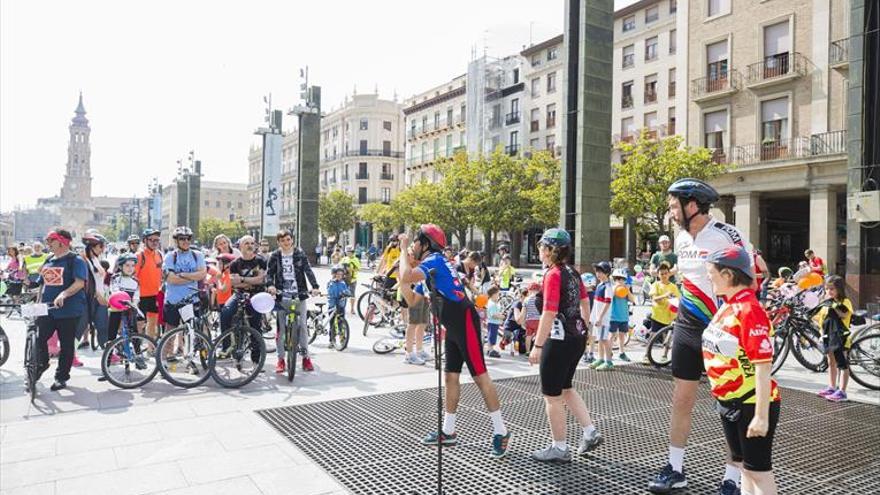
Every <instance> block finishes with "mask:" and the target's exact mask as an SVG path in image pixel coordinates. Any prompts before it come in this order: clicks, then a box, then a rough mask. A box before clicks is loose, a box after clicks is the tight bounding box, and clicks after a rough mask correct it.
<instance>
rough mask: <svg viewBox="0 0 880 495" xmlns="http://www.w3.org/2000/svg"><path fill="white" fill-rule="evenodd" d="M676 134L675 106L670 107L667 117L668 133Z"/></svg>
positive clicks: (669, 134) (668, 134)
mask: <svg viewBox="0 0 880 495" xmlns="http://www.w3.org/2000/svg"><path fill="white" fill-rule="evenodd" d="M673 134H675V107H669V113H668V116H667V117H666V135H667V136H671V135H673Z"/></svg>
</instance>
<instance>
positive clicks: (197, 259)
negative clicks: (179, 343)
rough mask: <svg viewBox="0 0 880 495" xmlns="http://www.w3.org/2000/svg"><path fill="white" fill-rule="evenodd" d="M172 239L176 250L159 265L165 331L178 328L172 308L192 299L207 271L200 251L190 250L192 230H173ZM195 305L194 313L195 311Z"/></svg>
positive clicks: (177, 319) (186, 228)
mask: <svg viewBox="0 0 880 495" xmlns="http://www.w3.org/2000/svg"><path fill="white" fill-rule="evenodd" d="M171 238H172V239H173V240H174V243H175V244H176V249H174V250H173V251H169V252H168V253H167V254H166V255H165V259H164V260H163V261H162V271H163V273H164V274H165V303H164V305H163V307H162V318H163V320H164V321H165V326H166V328H174V327H176V326H178V325H180V313H178V309H177V308H176V307H175V305H177V304H179V303H180V302H181V301H183V300H184V299H185V298H187V297H189V296H191V295H192V294H193V293H194V292H195V291H197V290H198V288H199V281H201V280H204V279H205V274H206V273H207V267H206V265H205V257H204V255H202V253H201V252H200V251H196V250H195V249H191V248H190V246H191V243H192V239H193V233H192V230H191V229H190V228H189V227H187V226H185V225H182V226H180V227H177V228H176V229H174V232H173V233H172V235H171ZM197 306H198V305H197V304H195V305H194V309H195V310H196V311H198V309H199V308H198V307H197Z"/></svg>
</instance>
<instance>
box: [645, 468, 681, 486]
mask: <svg viewBox="0 0 880 495" xmlns="http://www.w3.org/2000/svg"><path fill="white" fill-rule="evenodd" d="M682 471H684V470H683V469H682ZM686 486H687V478H685V476H684V473H680V472H678V471H674V470H673V469H672V465H671V464H666V465H665V466H663V470H662V471H660V474H658V475H657V477H656V478H654V479H653V480H652V481H651V482H650V483H648V491H649V492H651V493H671V492H672V491H673V490H678V489H681V488H685V487H686Z"/></svg>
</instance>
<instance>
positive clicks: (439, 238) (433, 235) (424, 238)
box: [419, 223, 446, 251]
mask: <svg viewBox="0 0 880 495" xmlns="http://www.w3.org/2000/svg"><path fill="white" fill-rule="evenodd" d="M419 241H420V242H422V244H425V243H426V242H427V244H428V246H430V249H431V251H443V248H445V247H446V234H444V233H443V229H441V228H440V227H438V226H436V225H434V224H433V223H426V224H422V226H421V227H419Z"/></svg>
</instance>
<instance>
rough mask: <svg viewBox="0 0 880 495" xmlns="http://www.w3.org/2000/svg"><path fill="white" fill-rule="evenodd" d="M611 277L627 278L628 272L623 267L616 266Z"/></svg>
mask: <svg viewBox="0 0 880 495" xmlns="http://www.w3.org/2000/svg"><path fill="white" fill-rule="evenodd" d="M611 278H626V272H625V271H623V269H622V268H615V269H614V271H613V272H611Z"/></svg>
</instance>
